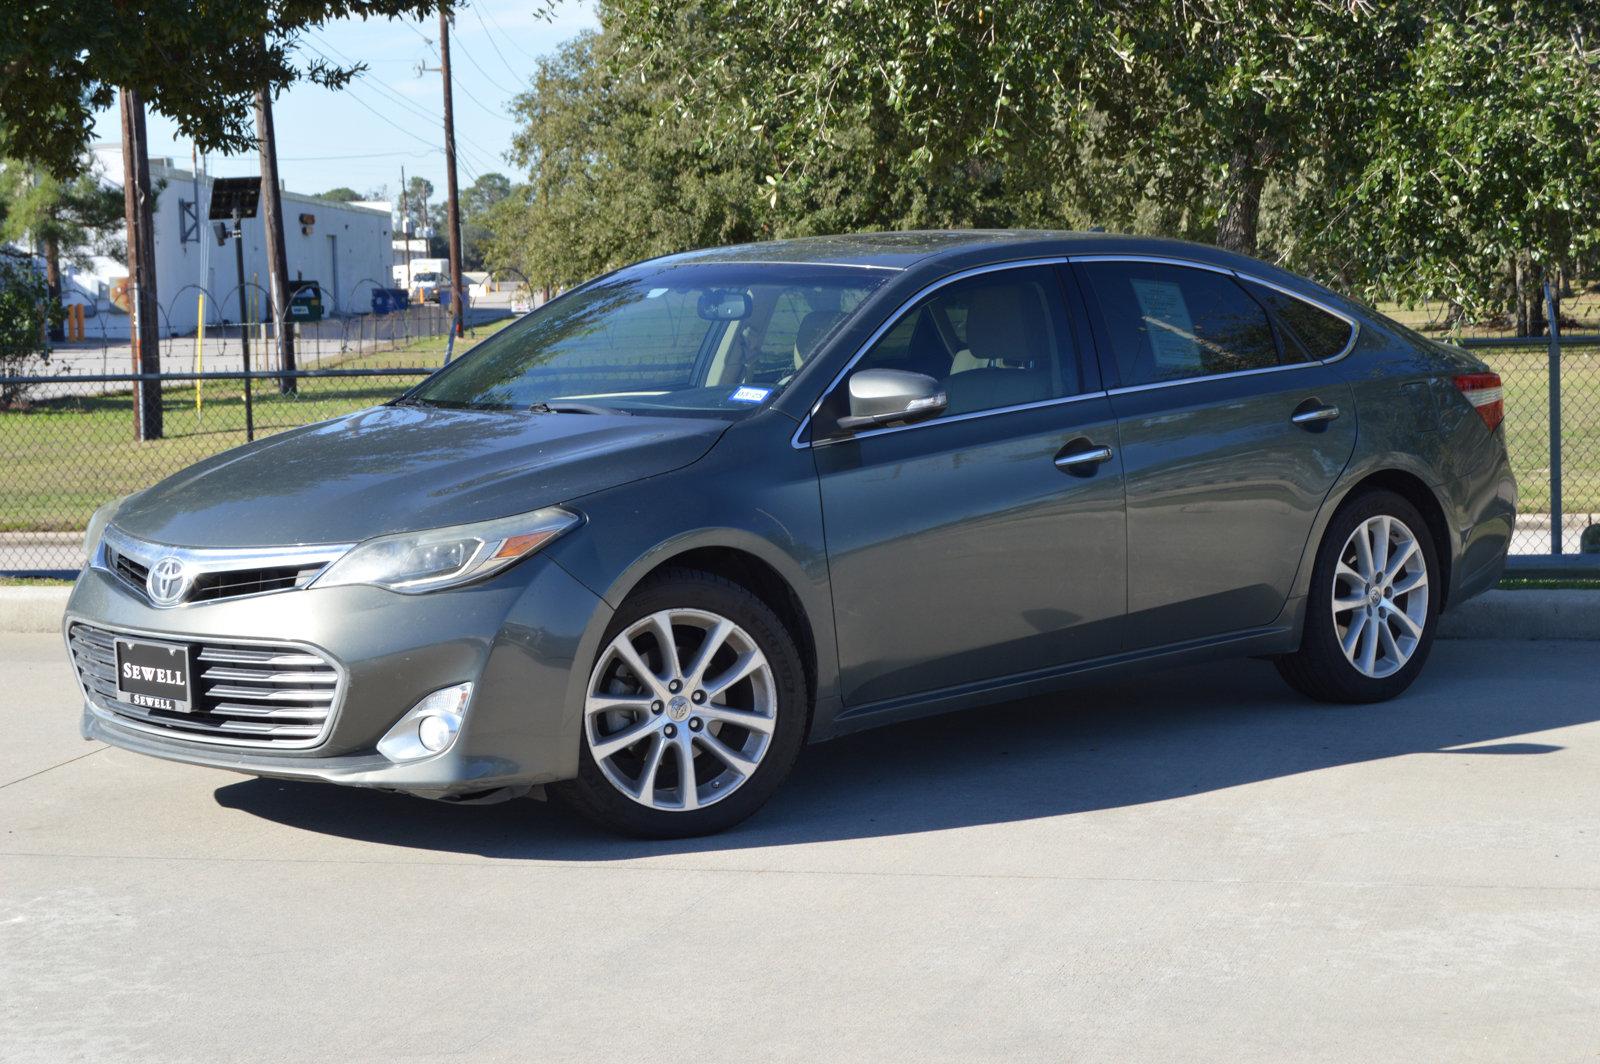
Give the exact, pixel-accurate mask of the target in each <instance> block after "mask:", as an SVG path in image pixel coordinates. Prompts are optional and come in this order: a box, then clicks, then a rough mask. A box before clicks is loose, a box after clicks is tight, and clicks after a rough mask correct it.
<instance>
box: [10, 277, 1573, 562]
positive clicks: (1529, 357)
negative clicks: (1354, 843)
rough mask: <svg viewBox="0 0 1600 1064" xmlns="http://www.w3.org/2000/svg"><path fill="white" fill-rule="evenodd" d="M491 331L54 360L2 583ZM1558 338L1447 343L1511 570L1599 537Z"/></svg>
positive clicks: (17, 431) (17, 447) (31, 427)
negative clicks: (1511, 479)
mask: <svg viewBox="0 0 1600 1064" xmlns="http://www.w3.org/2000/svg"><path fill="white" fill-rule="evenodd" d="M474 309H475V310H476V309H477V308H474ZM507 314H508V311H503V312H501V313H500V314H499V315H498V316H500V317H505V316H507ZM491 316H495V315H494V313H493V312H492V311H491V312H490V313H489V314H483V313H479V314H478V315H477V319H476V321H475V323H474V326H473V327H472V328H471V329H470V330H469V332H470V333H471V335H469V336H467V337H465V338H463V339H462V340H460V341H457V340H455V339H453V338H452V337H450V335H449V333H450V332H451V324H452V321H451V318H450V316H449V315H448V313H447V311H446V310H443V309H441V308H440V307H439V306H437V305H434V304H428V305H421V306H418V305H412V306H410V307H400V308H397V309H395V310H394V311H392V312H390V313H386V314H366V315H354V316H349V317H343V318H334V319H330V320H326V321H316V322H302V323H300V324H298V325H295V326H293V327H292V328H293V330H294V333H295V356H296V357H295V362H296V366H297V371H296V372H295V373H292V374H291V373H285V372H283V371H282V367H281V362H280V360H279V355H278V352H279V345H278V344H277V342H276V341H277V333H276V330H275V328H274V327H273V326H272V325H271V324H270V323H269V324H266V325H247V326H245V327H244V328H240V327H239V326H238V325H237V324H232V325H230V324H227V323H223V322H220V321H219V322H217V323H216V324H208V325H207V326H206V328H205V329H204V330H203V332H202V331H201V330H196V331H195V332H194V333H193V334H190V335H185V336H168V337H165V338H164V339H163V340H162V342H161V369H162V375H161V378H160V379H159V380H157V379H156V378H150V377H142V376H140V375H138V374H136V373H134V372H132V371H133V370H134V369H135V367H134V366H133V365H132V353H131V350H130V348H129V346H128V344H127V342H126V341H125V340H124V341H123V342H121V343H120V344H118V343H117V342H115V341H113V340H111V339H108V338H102V339H101V340H99V341H98V342H96V341H93V340H91V341H88V342H80V343H75V344H74V343H68V344H65V345H62V346H60V347H58V348H57V349H56V350H55V351H53V352H52V354H51V357H50V359H49V360H48V362H45V363H43V364H41V365H37V366H31V367H26V368H25V370H24V371H23V372H21V373H13V374H12V375H11V376H9V377H0V574H43V573H56V574H66V573H69V572H71V571H73V570H76V569H77V568H78V567H79V566H80V565H81V564H82V561H83V551H82V537H83V528H84V526H85V524H86V523H87V521H88V518H89V515H90V514H92V513H93V512H94V510H95V508H96V507H98V506H99V505H100V504H101V503H103V502H105V501H107V500H108V499H112V498H116V497H118V496H120V495H125V494H127V493H129V492H131V491H136V490H138V489H140V488H143V487H147V486H149V485H151V484H153V483H155V482H156V481H158V480H160V479H161V478H163V477H165V476H168V475H170V474H171V473H174V472H176V471H178V470H180V469H182V468H184V467H185V466H188V465H191V464H192V463H194V462H197V461H199V460H200V459H202V458H205V457H207V456H208V455H211V454H215V453H217V452H219V451H222V450H225V449H227V448H229V447H233V446H236V445H238V444H241V443H244V442H246V441H247V440H249V439H252V438H258V437H261V436H266V435H270V434H271V433H274V432H279V431H282V430H284V429H286V428H292V427H294V426H298V425H304V424H308V423H310V422H313V421H319V420H323V419H325V418H330V417H335V416H338V415H340V414H344V413H348V412H350V411H354V410H359V409H362V408H363V407H368V406H372V405H374V404H377V403H381V402H384V401H386V400H388V399H390V398H392V397H394V396H395V395H397V394H399V393H400V392H401V391H403V390H404V389H405V388H407V387H409V386H410V385H411V384H412V383H414V382H415V381H416V380H418V379H420V378H421V377H422V376H423V375H425V374H427V373H429V372H431V371H432V370H434V369H436V368H438V367H439V366H441V365H443V364H444V362H445V360H446V358H447V357H450V356H451V355H452V354H453V353H454V352H456V351H459V350H462V349H464V348H465V347H466V346H470V344H471V343H473V342H474V341H475V340H476V339H478V338H480V337H481V336H482V335H485V334H486V332H487V331H491V330H492V328H493V326H492V325H488V326H487V327H486V322H485V321H484V319H485V318H488V317H491ZM1435 331H1437V330H1435ZM1597 331H1600V330H1597ZM1559 333H1560V330H1559V328H1558V330H1557V339H1556V342H1555V345H1554V346H1553V347H1552V344H1551V341H1550V339H1549V338H1548V337H1541V338H1535V339H1526V340H1511V339H1506V338H1504V337H1498V338H1496V337H1467V336H1460V335H1455V336H1451V337H1447V338H1452V339H1454V340H1455V341H1456V342H1458V343H1461V344H1463V345H1464V346H1467V347H1469V348H1471V349H1473V352H1474V354H1476V355H1478V356H1479V357H1480V358H1482V359H1483V360H1484V361H1485V362H1487V363H1489V365H1490V366H1491V367H1493V368H1494V369H1495V371H1496V372H1498V373H1499V374H1500V377H1501V379H1502V382H1503V384H1504V389H1505V410H1506V414H1505V432H1506V445H1507V449H1508V451H1509V452H1510V456H1511V464H1512V468H1513V469H1514V470H1515V472H1516V475H1517V482H1518V485H1519V488H1520V504H1519V509H1520V514H1519V516H1518V523H1517V533H1516V536H1515V537H1514V540H1513V544H1512V552H1513V553H1514V554H1519V555H1550V554H1577V553H1579V552H1581V551H1583V550H1584V548H1585V547H1588V548H1589V549H1590V550H1594V549H1595V547H1594V545H1593V543H1592V542H1589V541H1586V538H1585V530H1586V529H1588V528H1590V527H1591V526H1594V525H1596V524H1600V335H1580V336H1573V335H1568V336H1561V335H1559ZM246 346H248V347H249V350H250V353H251V362H250V366H251V369H252V371H253V372H252V373H251V374H250V375H249V376H246V375H245V374H244V372H243V370H244V355H245V348H246ZM1552 369H1554V370H1555V372H1554V373H1552ZM288 382H292V384H290V383H288ZM141 384H144V385H145V386H146V387H155V388H159V390H160V397H161V411H162V418H161V420H162V431H161V438H159V439H147V440H140V439H138V438H137V435H138V428H137V406H138V403H137V396H136V392H137V389H138V388H139V386H140V385H141ZM1552 385H1554V387H1552ZM1552 399H1554V400H1555V407H1554V409H1555V410H1556V411H1558V414H1557V417H1556V419H1555V421H1554V424H1555V426H1556V431H1555V432H1554V433H1552V431H1551V427H1552V423H1553V422H1552V417H1551V412H1552ZM1552 442H1554V444H1555V447H1554V450H1552ZM1594 535H1595V534H1590V536H1591V539H1592V538H1593V536H1594Z"/></svg>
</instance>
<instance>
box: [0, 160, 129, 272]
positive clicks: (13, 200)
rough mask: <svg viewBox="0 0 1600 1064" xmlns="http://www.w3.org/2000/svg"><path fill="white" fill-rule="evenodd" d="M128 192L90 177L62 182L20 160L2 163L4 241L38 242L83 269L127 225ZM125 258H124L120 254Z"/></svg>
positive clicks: (0, 220) (0, 193) (0, 216)
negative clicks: (89, 257) (111, 235)
mask: <svg viewBox="0 0 1600 1064" xmlns="http://www.w3.org/2000/svg"><path fill="white" fill-rule="evenodd" d="M122 208H123V200H122V192H121V191H120V190H119V189H114V188H106V187H103V186H102V185H101V184H100V182H98V181H96V180H95V179H94V178H93V177H92V176H90V175H88V174H79V175H78V176H76V177H73V178H71V179H69V180H65V181H63V180H61V179H60V178H57V177H56V176H55V175H53V174H51V173H50V172H48V171H46V170H43V169H41V168H38V167H32V166H28V165H27V164H24V163H20V162H17V161H16V160H0V240H9V241H13V242H16V243H19V244H20V243H24V242H26V241H33V242H37V243H38V244H39V245H40V246H41V247H44V248H47V249H48V248H51V247H54V248H58V249H59V253H60V254H62V255H63V256H65V257H66V258H67V259H68V260H69V261H71V262H73V263H75V264H77V265H80V266H82V265H87V262H86V258H87V254H86V253H87V252H90V251H93V250H94V249H95V248H96V247H97V246H100V247H105V248H106V250H117V249H115V248H111V247H109V246H107V245H105V244H104V243H103V241H104V238H105V236H106V234H107V233H109V232H110V231H112V230H115V229H116V228H117V227H118V226H120V225H121V224H122ZM119 257H120V256H119Z"/></svg>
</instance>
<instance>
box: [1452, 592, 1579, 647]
mask: <svg viewBox="0 0 1600 1064" xmlns="http://www.w3.org/2000/svg"><path fill="white" fill-rule="evenodd" d="M1439 638H1440V639H1600V592H1596V591H1578V590H1565V591H1532V590H1529V591H1498V590H1496V591H1486V592H1484V593H1483V594H1482V595H1479V596H1478V597H1477V598H1475V599H1472V600H1470V601H1468V602H1464V603H1462V604H1461V607H1460V608H1459V609H1452V610H1451V611H1450V612H1448V613H1446V614H1445V615H1444V616H1443V617H1441V618H1440V624H1439Z"/></svg>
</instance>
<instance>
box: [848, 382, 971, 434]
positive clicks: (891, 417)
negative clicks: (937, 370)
mask: <svg viewBox="0 0 1600 1064" xmlns="http://www.w3.org/2000/svg"><path fill="white" fill-rule="evenodd" d="M849 392H850V413H849V414H848V415H847V416H845V417H842V418H840V419H839V427H840V428H841V429H843V430H845V431H846V432H860V431H861V430H862V429H875V428H882V427H883V426H885V425H904V424H910V423H911V422H913V421H922V420H924V419H926V418H930V417H936V416H937V415H939V414H942V413H944V409H945V407H947V406H949V405H950V400H949V398H948V397H947V396H946V395H945V394H944V392H943V391H941V390H940V389H939V382H938V381H936V380H934V379H933V378H932V377H929V376H926V375H924V374H921V373H908V372H906V371H905V370H902V369H864V370H862V371H861V372H859V373H856V374H854V375H852V376H851V378H850V383H849Z"/></svg>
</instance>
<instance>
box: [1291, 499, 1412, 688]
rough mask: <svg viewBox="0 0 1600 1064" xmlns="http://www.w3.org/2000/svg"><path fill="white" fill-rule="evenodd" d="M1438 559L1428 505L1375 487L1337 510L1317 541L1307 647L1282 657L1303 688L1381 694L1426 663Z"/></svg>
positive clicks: (1407, 679) (1308, 602)
mask: <svg viewBox="0 0 1600 1064" xmlns="http://www.w3.org/2000/svg"><path fill="white" fill-rule="evenodd" d="M1439 591H1440V586H1439V561H1438V557H1437V555H1436V552H1435V550H1434V546H1433V540H1432V538H1431V537H1430V536H1429V534H1428V526H1427V524H1426V523H1425V522H1424V521H1423V518H1422V515H1421V514H1419V513H1418V512H1417V510H1416V507H1414V506H1412V505H1411V504H1410V503H1409V502H1407V501H1406V500H1405V499H1404V498H1402V497H1401V496H1399V495H1396V494H1394V493H1393V492H1389V491H1373V492H1369V493H1366V494H1363V495H1360V496H1358V497H1357V498H1355V499H1353V500H1351V501H1349V502H1347V503H1346V504H1345V505H1344V507H1343V508H1342V509H1341V510H1340V511H1339V512H1338V513H1337V514H1335V515H1334V518H1333V520H1332V521H1331V522H1330V523H1329V525H1328V529H1327V531H1326V532H1325V533H1324V535H1323V539H1322V545H1321V546H1320V547H1319V548H1318V550H1317V560H1316V564H1315V567H1314V568H1313V569H1312V573H1311V590H1310V593H1309V595H1308V596H1307V598H1306V620H1305V633H1304V636H1303V638H1302V640H1301V644H1300V649H1299V650H1298V651H1296V652H1295V653H1293V654H1288V655H1285V656H1284V657H1281V658H1279V659H1278V660H1277V666H1278V671H1279V673H1280V674H1282V676H1283V678H1284V679H1285V680H1287V681H1288V682H1289V685H1290V686H1291V687H1293V688H1294V689H1295V690H1297V691H1299V692H1301V693H1302V694H1305V695H1309V696H1310V697H1312V698H1315V699H1318V700H1320V701H1324V702H1381V701H1383V700H1385V699H1389V698H1393V697H1395V696H1396V695H1398V694H1400V693H1401V692H1402V691H1404V690H1405V689H1406V688H1407V687H1410V686H1411V683H1412V681H1413V680H1415V679H1416V678H1417V674H1418V673H1419V672H1421V671H1422V666H1423V663H1424V662H1425V661H1426V660H1427V658H1428V651H1429V649H1430V648H1431V647H1432V645H1433V636H1434V630H1435V628H1437V627H1438V621H1439Z"/></svg>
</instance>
